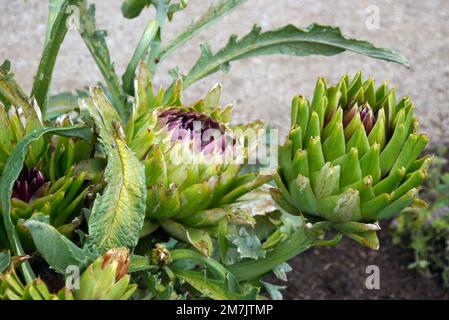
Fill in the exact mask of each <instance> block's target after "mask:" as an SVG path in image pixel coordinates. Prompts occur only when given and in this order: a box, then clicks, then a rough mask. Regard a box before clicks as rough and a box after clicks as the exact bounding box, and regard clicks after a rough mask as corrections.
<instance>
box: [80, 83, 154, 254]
mask: <svg viewBox="0 0 449 320" xmlns="http://www.w3.org/2000/svg"><path fill="white" fill-rule="evenodd" d="M91 96H92V100H87V99H85V100H83V101H82V103H81V107H82V109H83V110H84V109H85V110H87V111H88V112H89V114H90V115H91V116H92V118H93V119H94V121H95V124H96V126H97V128H98V129H99V136H100V142H101V144H102V145H103V148H104V150H105V153H106V155H107V158H108V164H107V166H106V169H105V173H104V177H105V180H106V182H107V187H106V189H105V191H104V192H103V194H102V195H100V196H98V197H97V198H96V200H95V202H94V205H93V208H92V213H91V214H90V218H89V237H88V239H87V243H86V244H87V246H88V247H89V248H91V249H92V250H93V251H94V252H96V253H98V254H101V253H104V252H106V251H107V250H109V249H112V248H119V247H128V248H133V247H135V246H136V244H137V241H138V240H139V237H140V232H141V229H142V227H143V223H144V218H145V205H146V196H147V192H146V185H145V169H144V166H143V164H142V163H141V162H140V161H139V160H138V159H137V158H136V156H135V155H134V153H133V152H132V151H131V150H130V149H129V148H128V146H127V145H126V144H125V142H124V141H123V138H124V137H123V135H124V133H123V130H122V128H121V127H120V125H119V123H118V115H117V113H116V112H115V110H114V108H113V107H112V106H111V104H110V103H109V101H108V100H107V98H106V97H105V96H104V94H103V92H102V91H101V89H99V88H93V89H92V90H91Z"/></svg>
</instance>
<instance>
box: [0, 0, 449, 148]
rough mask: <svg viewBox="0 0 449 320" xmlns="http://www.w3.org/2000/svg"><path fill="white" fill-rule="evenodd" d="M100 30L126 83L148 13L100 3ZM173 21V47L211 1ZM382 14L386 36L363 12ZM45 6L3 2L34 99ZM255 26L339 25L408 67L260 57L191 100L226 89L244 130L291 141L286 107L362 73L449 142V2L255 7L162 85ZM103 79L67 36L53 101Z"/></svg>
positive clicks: (301, 2)
mask: <svg viewBox="0 0 449 320" xmlns="http://www.w3.org/2000/svg"><path fill="white" fill-rule="evenodd" d="M94 2H95V3H96V4H97V12H98V17H97V20H98V25H99V26H100V28H105V29H107V30H108V31H109V37H108V44H109V47H110V50H111V52H112V57H113V59H114V61H115V62H116V66H117V70H118V71H119V73H120V74H121V73H122V72H123V71H124V69H125V67H126V65H127V62H128V61H129V59H130V57H131V55H132V53H133V50H134V47H135V45H136V43H137V42H138V40H139V38H140V36H141V32H142V30H143V28H144V26H145V23H146V20H147V19H148V18H149V17H150V16H151V15H152V12H151V11H150V10H147V11H145V12H144V14H143V15H142V16H141V17H139V18H138V19H135V20H131V21H130V20H126V19H124V18H122V17H121V13H120V5H121V0H97V1H94ZM189 2H190V4H189V7H188V9H187V10H185V11H184V12H182V13H180V14H178V15H177V16H176V17H175V20H174V22H172V23H171V24H170V25H169V26H168V29H167V33H166V34H165V35H164V37H165V39H170V38H172V37H173V36H174V35H176V34H177V33H178V32H179V31H180V30H182V28H183V27H184V26H186V25H187V24H189V23H190V21H191V20H192V19H194V17H197V16H198V15H199V14H200V13H201V12H202V11H204V10H205V9H206V8H207V6H209V4H210V3H211V1H205V0H191V1H189ZM370 5H376V6H377V7H378V8H379V12H380V28H379V29H378V30H369V29H368V28H366V26H365V21H366V19H367V12H366V9H367V7H368V6H370ZM46 15H47V1H44V0H26V1H25V0H0V16H1V18H0V59H1V60H3V59H6V58H9V59H11V60H12V61H13V69H14V72H15V73H16V75H17V78H18V80H19V81H20V83H22V84H23V86H24V87H25V88H26V89H27V90H29V89H30V88H31V85H32V79H33V75H34V73H35V71H36V68H37V65H38V61H39V57H40V53H41V50H42V44H43V41H44V35H45V25H46V19H47V18H46ZM254 22H258V23H259V24H261V25H262V26H263V28H264V29H268V28H275V27H278V26H282V25H285V24H287V23H293V24H295V25H298V26H307V25H309V24H310V23H312V22H319V23H322V24H333V25H338V26H340V27H341V29H342V30H343V32H344V33H345V34H347V35H351V36H353V37H357V38H360V39H366V40H369V41H371V42H373V43H374V44H376V45H377V46H383V47H391V48H394V49H396V50H398V51H400V52H401V53H403V54H404V55H405V56H406V57H407V58H408V59H409V61H410V63H411V65H412V68H411V69H410V70H408V69H406V68H403V67H401V66H400V65H397V64H393V63H387V62H383V61H379V60H374V59H370V58H367V57H362V56H359V55H356V54H353V53H344V54H342V55H339V56H335V57H320V56H314V57H306V58H297V57H287V56H272V57H258V58H253V59H250V60H243V61H238V62H234V63H233V64H232V68H231V72H230V73H229V74H223V73H219V74H216V75H213V76H211V77H208V78H206V79H204V80H202V81H200V82H199V83H197V84H196V85H194V86H192V87H191V88H190V89H189V90H188V91H187V92H186V93H185V97H186V99H188V100H192V99H195V98H199V97H201V96H202V95H203V94H204V93H205V92H206V91H207V89H208V88H209V87H211V86H212V85H213V84H214V83H216V82H221V83H222V84H223V88H224V95H223V99H222V101H223V102H226V103H227V102H233V103H234V104H235V111H236V112H235V115H236V118H237V120H238V121H243V120H251V119H256V118H262V119H264V120H265V121H268V122H270V123H272V124H273V126H274V127H277V128H280V129H281V133H282V134H285V133H286V127H287V123H288V119H289V106H290V101H291V97H292V96H293V95H294V94H298V93H302V94H305V95H311V93H312V90H313V87H314V84H315V79H316V77H318V76H325V77H328V78H329V79H331V80H333V81H336V80H337V79H338V78H339V77H340V76H341V75H342V74H343V73H345V72H350V73H355V72H356V71H357V70H358V69H359V68H360V69H362V70H363V72H364V73H365V75H366V76H373V77H375V78H376V79H377V80H378V83H380V82H381V81H383V80H385V79H388V80H390V83H391V84H393V85H395V86H396V87H397V91H398V93H399V95H401V96H402V95H410V96H411V97H412V98H413V99H414V101H415V103H416V106H417V113H418V115H419V117H420V118H421V122H422V127H423V128H424V130H426V131H428V132H429V133H430V134H431V136H432V139H433V141H441V140H445V141H449V134H448V133H447V128H448V127H449V120H448V116H449V105H448V98H449V93H448V83H449V81H448V80H449V2H448V1H447V0H426V1H421V0H400V1H399V0H398V1H393V0H359V1H342V0H336V1H326V0H281V1H272V0H249V1H248V2H246V3H245V4H244V5H242V6H241V7H240V8H238V9H237V10H236V11H234V12H232V13H231V14H230V15H228V16H227V17H225V18H224V19H223V20H221V21H220V22H219V23H217V24H216V25H214V26H213V27H211V28H210V29H208V30H207V31H205V32H203V33H201V34H200V35H198V36H197V37H195V39H194V40H193V41H191V42H190V43H189V44H187V45H185V46H184V47H182V48H181V49H180V50H179V51H177V52H176V53H175V54H174V55H173V56H172V57H171V58H170V59H168V60H166V61H165V62H164V63H163V65H162V66H161V69H160V71H161V73H160V75H161V76H160V77H158V78H157V79H156V80H157V81H158V83H161V84H167V83H168V81H169V80H170V78H169V77H168V76H167V75H166V72H167V70H169V69H170V68H172V67H174V66H176V65H178V66H180V67H181V70H182V71H183V72H187V71H188V68H189V66H191V65H192V64H193V63H194V61H196V59H197V57H198V55H199V45H200V44H201V43H202V42H204V41H209V42H210V43H211V45H212V47H213V48H214V49H215V50H216V49H218V48H219V47H220V44H224V43H225V42H226V41H227V38H228V36H229V35H230V34H231V33H237V34H239V35H244V34H246V33H247V32H248V31H249V30H250V28H251V26H252V24H253V23H254ZM100 79H101V76H100V73H99V72H98V70H97V68H96V66H95V64H94V62H93V60H92V58H91V57H90V55H89V53H88V51H87V49H86V48H85V46H84V44H83V42H82V40H81V39H80V37H79V35H78V34H77V32H76V31H74V30H73V31H70V32H69V34H68V36H67V39H66V41H65V43H64V44H63V47H62V50H61V54H60V56H59V59H58V61H57V66H56V72H55V76H54V81H53V87H52V92H53V93H57V92H61V91H64V90H73V89H74V88H77V87H80V86H85V85H91V84H94V83H95V82H96V81H99V80H100Z"/></svg>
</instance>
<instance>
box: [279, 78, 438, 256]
mask: <svg viewBox="0 0 449 320" xmlns="http://www.w3.org/2000/svg"><path fill="white" fill-rule="evenodd" d="M291 110H292V113H291V129H290V132H289V134H288V137H287V139H286V142H285V144H284V145H282V146H281V147H280V148H279V170H278V174H277V176H276V183H277V186H278V189H276V190H272V195H273V197H274V199H275V200H276V201H277V202H278V204H279V205H281V206H282V207H283V208H284V209H286V210H287V211H289V212H292V213H296V214H303V215H304V216H306V217H307V218H309V219H310V220H311V221H323V220H324V221H327V222H329V223H330V224H331V225H332V226H333V227H335V228H336V229H337V230H339V231H340V232H342V233H345V234H347V235H348V236H349V237H351V238H353V239H355V240H357V241H359V242H361V243H362V244H365V245H367V246H369V247H372V248H377V247H378V240H377V236H376V231H377V230H379V225H378V223H377V221H378V220H380V219H387V218H390V217H392V216H394V215H395V214H397V213H399V212H400V211H401V210H402V209H404V208H406V207H407V206H410V205H412V204H414V203H415V204H421V203H422V201H420V200H419V199H417V197H416V196H417V194H418V188H419V186H420V185H421V184H422V182H423V181H424V179H425V178H426V176H427V169H428V167H429V165H430V162H431V156H424V157H422V158H420V155H421V153H422V151H423V150H424V148H425V146H426V144H427V143H428V141H429V138H428V136H427V135H425V134H423V133H420V131H419V123H418V121H417V120H416V118H415V116H414V113H413V112H414V105H413V103H412V101H411V100H410V98H409V97H404V98H402V99H401V100H400V101H396V94H395V89H394V88H391V89H389V88H388V84H387V82H384V83H383V84H382V85H381V86H380V87H378V88H376V87H375V83H374V80H373V79H368V80H366V81H364V80H363V79H362V74H361V72H359V73H357V74H356V76H355V77H354V78H353V79H352V80H351V81H350V79H349V77H348V76H347V75H345V76H344V77H343V78H342V79H341V81H340V82H339V83H338V84H337V85H336V86H333V87H328V86H327V84H326V80H325V79H323V78H320V79H318V81H317V85H316V88H315V92H314V96H313V99H312V101H308V100H307V99H305V98H303V97H301V96H297V97H295V98H294V99H293V103H292V109H291Z"/></svg>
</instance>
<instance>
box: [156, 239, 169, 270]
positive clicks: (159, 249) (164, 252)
mask: <svg viewBox="0 0 449 320" xmlns="http://www.w3.org/2000/svg"><path fill="white" fill-rule="evenodd" d="M151 261H152V263H153V264H155V265H160V266H165V265H167V264H169V263H170V262H171V261H172V258H171V255H170V251H169V250H168V249H167V247H166V246H164V245H163V244H161V243H157V244H156V246H155V248H154V249H153V250H152V251H151Z"/></svg>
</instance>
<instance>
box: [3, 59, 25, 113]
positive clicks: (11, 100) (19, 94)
mask: <svg viewBox="0 0 449 320" xmlns="http://www.w3.org/2000/svg"><path fill="white" fill-rule="evenodd" d="M10 69H11V63H10V61H8V60H5V61H4V62H3V64H2V66H1V67H0V98H1V101H3V103H4V104H5V105H6V106H7V107H8V106H9V105H11V104H12V105H14V106H15V107H26V106H28V100H29V98H28V97H27V95H26V94H25V93H24V92H23V90H22V88H20V86H19V85H18V84H17V82H16V80H15V77H14V74H13V73H11V72H10Z"/></svg>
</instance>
